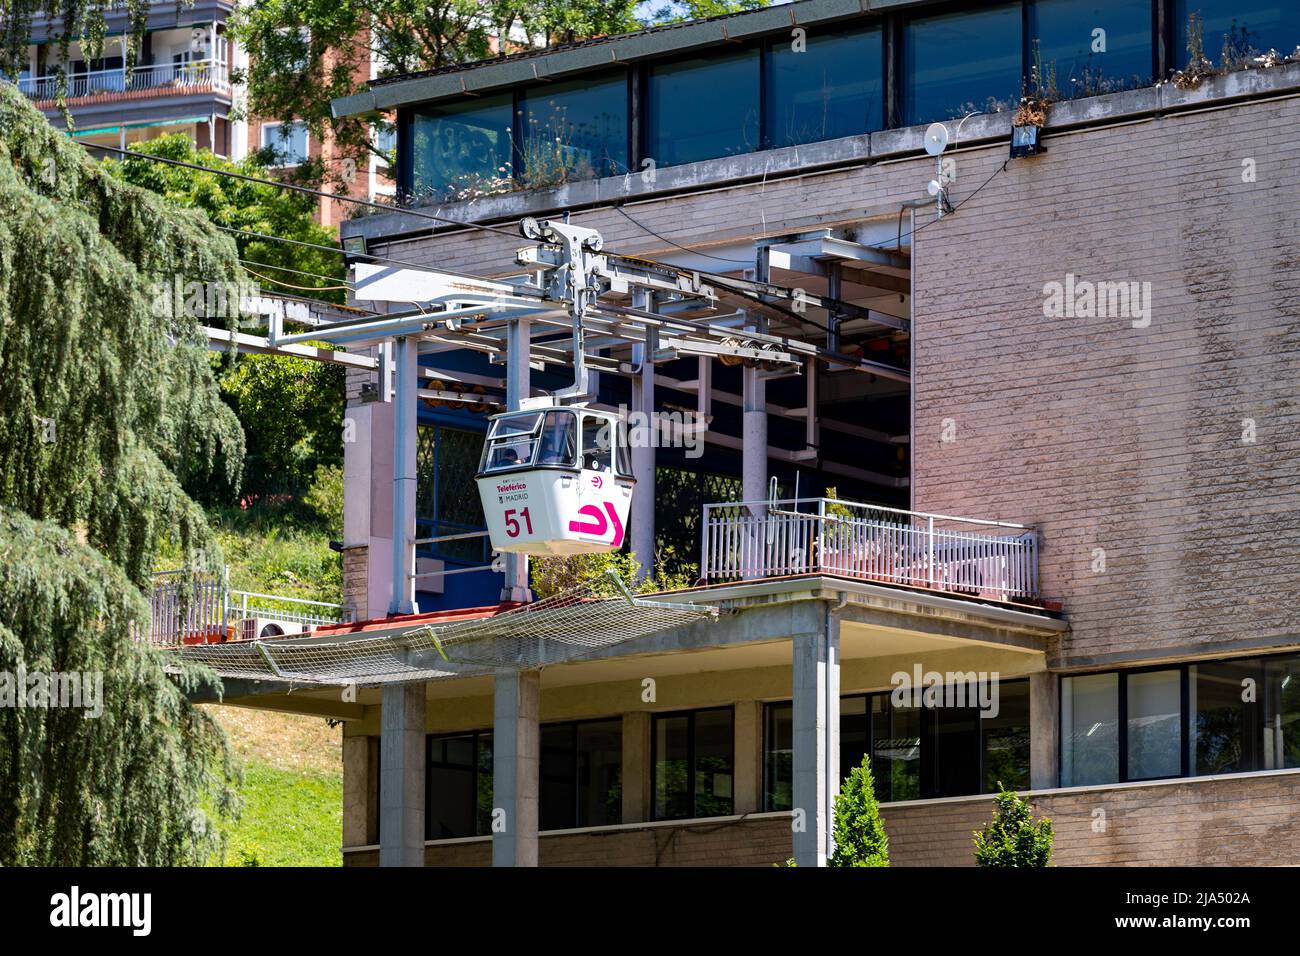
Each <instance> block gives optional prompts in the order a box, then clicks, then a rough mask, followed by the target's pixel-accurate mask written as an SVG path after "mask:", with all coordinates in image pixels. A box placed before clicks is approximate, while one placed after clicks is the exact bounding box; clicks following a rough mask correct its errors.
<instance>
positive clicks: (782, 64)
mask: <svg viewBox="0 0 1300 956" xmlns="http://www.w3.org/2000/svg"><path fill="white" fill-rule="evenodd" d="M769 56H770V59H769V61H768V84H769V86H768V89H769V93H768V99H767V110H768V114H767V131H768V137H769V139H770V140H771V143H770V145H772V146H793V145H798V144H800V143H814V142H817V141H818V140H823V139H835V138H837V137H840V136H855V135H857V134H859V133H869V132H872V131H873V130H878V129H880V128H881V125H882V122H883V116H884V109H883V107H882V105H881V104H882V102H883V101H882V98H881V90H880V88H881V40H880V30H878V29H872V30H858V31H854V32H852V33H841V34H809V36H808V37H807V45H806V47H805V48H804V49H803V51H802V52H796V51H795V49H794V48H793V41H792V40H786V39H785V38H781V39H778V40H776V41H774V42H773V45H772V49H771V53H770V54H769Z"/></svg>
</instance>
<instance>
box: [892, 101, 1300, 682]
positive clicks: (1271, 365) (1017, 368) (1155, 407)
mask: <svg viewBox="0 0 1300 956" xmlns="http://www.w3.org/2000/svg"><path fill="white" fill-rule="evenodd" d="M1298 122H1300V101H1297V100H1294V99H1291V100H1279V101H1274V102H1265V103H1254V104H1246V105H1239V106H1234V107H1231V108H1228V109H1226V110H1218V111H1211V112H1204V113H1198V114H1184V115H1178V116H1172V117H1167V118H1164V119H1155V120H1151V121H1147V122H1141V123H1136V124H1131V125H1125V126H1116V127H1109V128H1101V129H1096V130H1090V131H1086V132H1081V133H1076V134H1073V135H1066V136H1053V137H1050V138H1049V139H1048V140H1047V145H1048V147H1049V152H1048V153H1047V154H1046V155H1045V156H1043V157H1040V158H1037V159H1030V160H1013V161H1012V162H1011V164H1010V166H1009V167H1008V168H1007V170H1006V172H1004V173H1001V174H1000V175H998V176H997V177H996V178H994V179H993V180H992V181H991V182H990V183H989V184H988V186H987V188H985V189H983V190H982V191H981V192H980V193H979V195H977V196H975V197H974V199H972V201H971V202H970V203H969V204H967V205H964V206H963V207H962V208H961V209H960V210H959V211H958V212H957V213H956V214H955V215H952V216H949V217H947V218H945V219H943V220H942V221H940V222H937V223H933V222H931V223H930V224H928V225H926V226H925V228H924V229H923V230H922V231H921V232H919V233H918V234H917V237H916V254H915V256H914V259H913V270H914V281H915V298H914V314H915V329H914V361H915V408H916V410H915V439H914V442H913V451H914V468H915V472H914V475H915V477H914V481H915V507H916V508H917V509H918V510H923V511H933V512H940V513H945V514H966V515H973V516H978V517H983V518H995V519H1003V520H1011V521H1024V522H1028V523H1033V524H1036V525H1038V526H1039V528H1040V529H1041V531H1042V536H1043V537H1042V541H1043V552H1042V564H1041V567H1042V582H1043V587H1044V590H1045V592H1046V594H1047V595H1048V596H1049V597H1051V598H1055V599H1059V600H1062V601H1063V602H1064V605H1065V610H1066V611H1067V613H1068V614H1069V617H1070V621H1071V628H1072V632H1071V635H1070V636H1069V637H1068V638H1067V639H1066V640H1065V641H1064V642H1063V644H1062V646H1061V648H1060V655H1059V659H1058V660H1056V661H1055V662H1054V663H1056V664H1058V665H1060V666H1068V665H1069V664H1071V663H1086V662H1087V661H1088V660H1089V659H1095V658H1106V657H1109V658H1110V659H1112V660H1117V659H1118V660H1122V659H1124V658H1126V657H1130V656H1134V657H1135V656H1138V655H1139V654H1140V653H1141V652H1148V653H1149V652H1152V651H1155V650H1157V649H1162V648H1163V649H1179V648H1188V647H1190V648H1198V647H1204V648H1205V649H1207V650H1208V649H1217V648H1215V647H1214V646H1215V645H1224V644H1228V643H1230V642H1240V641H1243V640H1248V639H1250V640H1254V641H1256V642H1258V643H1270V642H1272V643H1279V644H1285V643H1288V642H1289V643H1295V641H1296V640H1297V635H1300V601H1298V600H1297V598H1300V576H1297V575H1296V573H1295V555H1296V553H1297V552H1298V551H1300V480H1298V479H1300V398H1298V397H1297V382H1300V268H1297V266H1298V265H1300V240H1298V239H1297V237H1298V236H1300V205H1298V204H1297V203H1295V202H1294V201H1290V200H1287V199H1284V197H1286V196H1290V195H1293V193H1294V186H1293V180H1292V176H1293V170H1294V169H1295V166H1296V163H1297V161H1298V160H1300V140H1297V139H1296V137H1294V136H1286V135H1279V130H1285V129H1294V128H1295V127H1296V124H1297V123H1298ZM1004 157H1005V147H1003V146H1000V147H996V148H993V149H990V150H981V151H979V152H977V153H976V154H974V155H973V156H972V157H970V158H967V157H964V156H959V158H958V164H959V170H960V173H961V175H960V178H959V182H958V185H957V187H955V189H954V196H953V198H954V201H960V200H962V199H963V198H964V197H965V196H967V195H969V194H970V193H971V191H972V190H973V189H974V187H975V186H978V185H979V184H981V183H983V182H984V181H985V179H986V178H987V176H988V175H989V174H990V173H992V171H993V170H995V169H997V167H998V166H1000V165H1001V163H1002V161H1003V159H1004ZM1247 159H1250V160H1253V162H1254V169H1255V174H1256V181H1255V182H1253V183H1252V182H1243V171H1244V167H1243V160H1247ZM1067 273H1073V274H1074V275H1075V276H1077V277H1078V278H1079V279H1087V280H1091V281H1093V282H1096V281H1118V280H1125V281H1130V280H1131V281H1137V282H1149V283H1150V284H1151V302H1152V312H1151V320H1150V326H1149V327H1148V328H1135V327H1134V326H1133V321H1134V320H1132V319H1131V318H1128V317H1122V316H1121V317H1107V318H1077V319H1069V318H1048V317H1046V316H1045V315H1044V310H1043V302H1044V285H1045V283H1048V282H1051V281H1056V282H1062V283H1064V282H1065V280H1066V274H1067ZM1243 419H1253V420H1254V422H1255V427H1256V435H1257V440H1256V442H1255V443H1254V444H1246V443H1244V442H1243V441H1242V435H1243ZM945 420H950V422H951V424H952V425H954V426H955V429H956V431H955V440H954V441H951V442H943V441H941V440H940V436H941V429H942V428H943V427H944V424H945ZM1095 549H1103V550H1104V555H1105V571H1104V573H1097V572H1096V571H1094V570H1093V567H1092V565H1093V562H1094V560H1096V559H1097V558H1098V557H1099V556H1100V552H1098V551H1096V550H1095Z"/></svg>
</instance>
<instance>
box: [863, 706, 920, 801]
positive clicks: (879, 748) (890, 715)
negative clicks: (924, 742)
mask: <svg viewBox="0 0 1300 956" xmlns="http://www.w3.org/2000/svg"><path fill="white" fill-rule="evenodd" d="M871 707H872V712H871V772H872V774H873V776H874V777H875V783H876V797H877V799H879V800H882V801H883V800H915V799H916V798H918V797H919V796H921V708H919V707H891V706H890V700H889V695H887V694H877V695H875V696H873V697H872V698H871Z"/></svg>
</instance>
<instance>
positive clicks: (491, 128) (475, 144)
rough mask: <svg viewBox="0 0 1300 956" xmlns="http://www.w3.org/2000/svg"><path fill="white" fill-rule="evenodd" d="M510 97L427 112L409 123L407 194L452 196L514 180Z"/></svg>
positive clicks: (423, 112)
mask: <svg viewBox="0 0 1300 956" xmlns="http://www.w3.org/2000/svg"><path fill="white" fill-rule="evenodd" d="M511 109H512V102H511V97H510V94H508V93H507V94H503V95H497V96H491V97H483V98H481V99H474V100H471V101H466V102H462V103H453V104H449V105H440V106H434V107H430V108H428V109H424V110H421V111H419V112H417V113H415V114H414V115H413V116H412V118H411V157H412V163H413V165H412V170H411V172H412V177H411V187H412V191H413V192H414V193H415V194H416V195H417V196H420V195H423V194H427V193H436V194H439V195H444V196H451V195H454V194H456V193H459V192H462V191H465V190H473V189H482V188H484V187H487V186H490V184H491V183H492V182H493V181H495V180H500V179H503V178H504V179H508V178H509V177H510V176H511V175H512V174H513V163H512V160H511V148H512V143H511V129H510V119H511Z"/></svg>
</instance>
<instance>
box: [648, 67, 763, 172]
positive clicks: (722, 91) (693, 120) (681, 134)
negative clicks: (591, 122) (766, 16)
mask: <svg viewBox="0 0 1300 956" xmlns="http://www.w3.org/2000/svg"><path fill="white" fill-rule="evenodd" d="M758 74H759V60H758V50H757V49H754V50H741V51H739V52H736V53H732V54H729V55H725V56H717V55H715V56H710V57H707V58H706V57H697V58H695V59H690V60H682V61H680V62H677V63H670V64H666V65H663V66H654V67H652V68H651V70H650V79H649V93H648V96H647V98H646V99H647V102H646V149H645V154H646V156H647V157H649V158H650V159H653V160H654V161H655V164H656V165H658V166H676V165H678V164H680V163H694V162H698V161H700V160H703V159H714V158H716V157H718V156H731V155H734V154H736V153H748V152H751V151H753V150H756V149H758V148H759V141H758V87H759V79H758Z"/></svg>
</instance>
